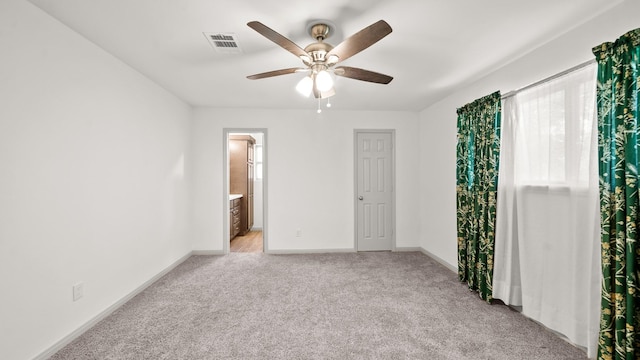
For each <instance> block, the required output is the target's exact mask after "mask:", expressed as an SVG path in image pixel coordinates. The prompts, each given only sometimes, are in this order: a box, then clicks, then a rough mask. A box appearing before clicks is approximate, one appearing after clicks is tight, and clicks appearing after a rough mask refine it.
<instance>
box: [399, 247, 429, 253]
mask: <svg viewBox="0 0 640 360" xmlns="http://www.w3.org/2000/svg"><path fill="white" fill-rule="evenodd" d="M422 250H423V249H422V248H421V247H419V246H417V247H404V246H400V247H396V248H395V249H394V250H393V251H395V252H413V251H419V252H422Z"/></svg>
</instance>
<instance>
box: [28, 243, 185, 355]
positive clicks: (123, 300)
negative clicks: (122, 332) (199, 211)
mask: <svg viewBox="0 0 640 360" xmlns="http://www.w3.org/2000/svg"><path fill="white" fill-rule="evenodd" d="M191 255H192V252H189V253H188V254H186V255H184V256H183V257H181V258H180V259H178V260H176V261H175V262H174V263H173V264H171V265H169V266H167V267H166V268H164V269H163V270H162V271H160V272H159V273H158V274H157V275H155V276H154V277H152V278H151V279H149V280H147V281H145V282H144V283H143V284H142V285H140V286H138V287H137V288H136V289H134V290H133V291H132V292H130V293H129V294H127V295H125V296H124V297H122V298H121V299H120V300H118V301H116V302H115V303H114V304H112V305H111V306H109V307H108V308H106V309H105V310H103V311H102V312H100V313H99V314H98V315H96V316H94V317H93V318H92V319H90V320H89V321H87V322H86V323H84V324H83V325H82V326H80V327H79V328H77V329H76V330H74V331H73V332H71V333H70V334H69V335H67V336H65V337H63V338H62V339H60V341H58V342H57V343H55V344H54V345H53V346H51V347H49V348H48V349H46V350H45V351H43V352H42V353H40V354H39V355H38V356H36V357H35V358H34V360H45V359H48V358H49V357H51V356H53V355H54V354H55V353H57V352H58V351H60V350H61V349H62V348H63V347H65V346H67V345H68V344H70V343H71V342H72V341H73V340H75V339H76V338H78V337H79V336H80V335H82V334H84V333H85V332H86V331H87V330H89V329H91V328H92V327H93V326H95V325H96V324H97V323H99V322H100V321H102V320H103V319H105V318H106V317H107V316H109V315H111V313H113V312H114V311H116V310H117V309H118V308H120V307H121V306H122V305H124V304H125V303H126V302H127V301H129V300H131V299H133V298H134V297H135V296H136V295H138V294H139V293H141V292H142V291H143V290H144V289H146V288H147V287H149V286H150V285H151V284H153V283H154V282H156V281H157V280H158V279H160V278H161V277H163V276H164V275H166V274H167V273H168V272H169V271H171V270H173V269H174V268H175V267H176V266H178V265H180V264H181V263H183V262H184V261H185V260H187V259H188V258H190V257H191Z"/></svg>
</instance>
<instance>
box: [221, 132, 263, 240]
mask: <svg viewBox="0 0 640 360" xmlns="http://www.w3.org/2000/svg"><path fill="white" fill-rule="evenodd" d="M225 139H226V141H225V144H226V152H225V153H226V155H227V161H226V162H225V163H226V169H224V170H225V171H224V173H225V176H226V184H227V187H226V190H225V195H226V196H225V199H227V201H226V202H225V205H226V206H228V211H226V212H225V214H228V221H226V223H227V224H228V231H226V234H228V237H227V239H228V241H227V242H226V244H225V248H226V250H227V252H265V251H266V249H267V244H266V236H265V233H266V231H265V230H266V226H265V224H266V216H265V215H266V214H265V211H264V209H265V208H266V206H265V203H266V202H265V193H266V191H265V188H266V146H265V144H266V130H264V129H226V130H225Z"/></svg>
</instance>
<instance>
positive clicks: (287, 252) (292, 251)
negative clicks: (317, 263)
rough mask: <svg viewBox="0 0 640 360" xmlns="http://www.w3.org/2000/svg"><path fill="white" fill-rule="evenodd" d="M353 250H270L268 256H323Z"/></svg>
mask: <svg viewBox="0 0 640 360" xmlns="http://www.w3.org/2000/svg"><path fill="white" fill-rule="evenodd" d="M353 252H356V250H355V249H353V248H348V249H287V250H269V251H267V252H266V253H267V254H273V255H288V254H323V253H353Z"/></svg>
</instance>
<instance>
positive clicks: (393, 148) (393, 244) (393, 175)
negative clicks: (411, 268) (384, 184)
mask: <svg viewBox="0 0 640 360" xmlns="http://www.w3.org/2000/svg"><path fill="white" fill-rule="evenodd" d="M363 133H378V134H380V133H383V134H389V135H391V251H396V130H395V129H354V130H353V220H354V221H353V224H354V226H353V231H354V237H353V248H354V249H355V251H356V252H357V251H359V250H358V201H359V200H358V134H363Z"/></svg>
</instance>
